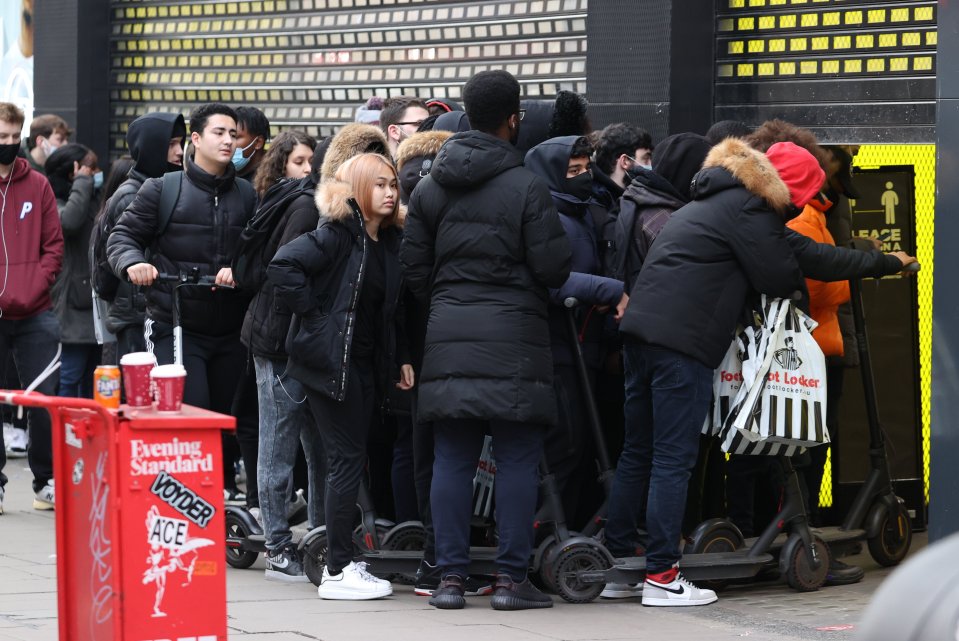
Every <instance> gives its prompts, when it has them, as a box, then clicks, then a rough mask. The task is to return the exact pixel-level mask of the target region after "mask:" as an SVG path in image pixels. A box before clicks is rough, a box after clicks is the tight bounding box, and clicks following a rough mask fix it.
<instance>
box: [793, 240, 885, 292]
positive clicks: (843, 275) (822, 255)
mask: <svg viewBox="0 0 959 641" xmlns="http://www.w3.org/2000/svg"><path fill="white" fill-rule="evenodd" d="M786 241H787V242H788V243H789V246H790V247H791V248H792V251H793V253H794V254H795V256H796V260H798V261H799V267H800V269H802V271H803V274H804V275H805V276H806V277H807V278H814V279H816V280H822V281H827V282H828V281H835V280H849V279H850V278H868V277H873V278H880V277H882V276H889V275H891V274H897V273H899V272H900V271H902V262H900V260H899V259H898V258H896V257H895V256H891V255H889V254H883V253H882V252H879V251H869V252H864V251H858V250H855V249H846V248H845V247H836V246H835V245H829V244H827V243H817V242H815V241H814V240H812V239H810V238H808V237H807V236H803V235H802V234H799V233H796V232H794V231H792V230H786Z"/></svg>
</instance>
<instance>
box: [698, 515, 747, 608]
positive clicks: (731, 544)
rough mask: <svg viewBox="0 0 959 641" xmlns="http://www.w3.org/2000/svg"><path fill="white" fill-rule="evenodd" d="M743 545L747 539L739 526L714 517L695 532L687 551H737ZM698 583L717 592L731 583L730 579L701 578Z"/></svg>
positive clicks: (710, 552) (711, 552)
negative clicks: (704, 579) (708, 579)
mask: <svg viewBox="0 0 959 641" xmlns="http://www.w3.org/2000/svg"><path fill="white" fill-rule="evenodd" d="M743 545H745V541H744V539H743V535H742V532H740V531H739V528H737V527H736V526H735V525H733V524H732V523H730V522H729V521H726V520H724V519H712V520H710V521H707V522H706V523H703V524H702V525H701V526H700V527H698V528H697V529H696V531H695V532H694V533H693V542H692V546H691V547H688V548H687V550H686V551H687V552H689V553H691V554H713V553H719V552H735V551H736V550H738V549H740V548H741V547H743ZM696 583H697V585H700V586H702V587H704V588H707V589H709V590H713V591H715V592H718V591H720V590H722V589H724V588H725V587H726V586H727V585H729V581H726V580H723V579H714V580H711V581H702V580H701V581H697V582H696Z"/></svg>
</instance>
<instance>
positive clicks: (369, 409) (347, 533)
mask: <svg viewBox="0 0 959 641" xmlns="http://www.w3.org/2000/svg"><path fill="white" fill-rule="evenodd" d="M306 393H307V398H308V399H309V401H310V410H311V411H312V412H313V418H314V419H315V420H316V426H317V428H318V430H319V432H320V438H321V439H322V440H323V450H324V451H325V452H326V461H327V463H326V469H327V475H326V497H325V499H326V502H325V506H324V507H325V512H326V536H327V543H328V545H329V552H328V553H327V557H326V567H327V570H328V571H329V573H330V574H339V573H340V571H341V570H342V569H343V568H344V567H346V566H347V565H349V564H350V562H351V561H352V560H353V522H354V521H355V519H356V514H357V508H356V496H357V493H358V492H359V488H360V482H361V480H362V478H363V472H364V469H365V466H366V444H367V441H368V440H369V435H370V425H371V423H372V419H373V407H374V406H375V404H376V403H375V398H376V390H375V379H374V374H373V364H372V363H371V362H363V361H355V360H354V361H351V362H350V372H349V379H348V381H347V387H346V396H345V397H344V400H343V401H336V400H334V399H332V398H330V397H329V396H327V395H326V394H322V393H320V392H317V391H314V390H311V389H310V388H309V387H306Z"/></svg>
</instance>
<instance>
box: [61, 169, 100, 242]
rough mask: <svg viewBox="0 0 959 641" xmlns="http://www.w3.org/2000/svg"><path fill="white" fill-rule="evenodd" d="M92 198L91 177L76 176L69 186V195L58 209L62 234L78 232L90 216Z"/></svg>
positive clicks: (75, 233)
mask: <svg viewBox="0 0 959 641" xmlns="http://www.w3.org/2000/svg"><path fill="white" fill-rule="evenodd" d="M92 200H93V178H91V177H90V176H77V177H76V178H75V179H74V180H73V185H71V187H70V197H69V198H68V199H67V202H65V203H64V204H63V206H62V207H60V208H59V210H60V225H61V226H62V227H63V235H64V236H67V237H69V236H75V235H77V234H79V233H80V232H81V231H82V230H83V227H84V226H85V225H86V224H87V222H88V221H89V217H90V211H91V210H92V209H93V208H92V207H91V206H90V203H91V201H92Z"/></svg>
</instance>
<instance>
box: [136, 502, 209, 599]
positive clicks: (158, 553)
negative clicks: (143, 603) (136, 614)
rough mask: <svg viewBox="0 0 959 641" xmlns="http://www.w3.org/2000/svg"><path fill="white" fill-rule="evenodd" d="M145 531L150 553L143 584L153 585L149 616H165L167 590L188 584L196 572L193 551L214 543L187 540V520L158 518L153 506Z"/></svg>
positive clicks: (195, 551) (156, 510)
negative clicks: (164, 599)
mask: <svg viewBox="0 0 959 641" xmlns="http://www.w3.org/2000/svg"><path fill="white" fill-rule="evenodd" d="M146 528H147V542H148V543H149V544H150V553H149V556H148V557H147V559H146V565H147V569H146V570H145V571H144V572H143V584H144V585H150V584H153V586H154V588H155V590H156V596H155V598H154V600H153V613H152V614H151V615H150V616H151V617H154V618H159V617H165V616H166V615H167V614H166V612H165V611H164V610H163V597H164V596H165V595H166V591H167V588H173V589H176V588H183V587H186V586H188V585H190V584H191V583H192V582H193V576H194V574H195V572H196V570H197V560H198V554H197V550H199V549H201V548H205V547H208V546H210V545H213V544H214V542H213V541H212V540H210V539H207V538H203V537H191V536H190V522H189V521H186V520H184V519H176V518H170V517H165V516H161V515H160V510H159V509H158V508H157V507H156V506H153V507H151V508H150V511H149V512H148V513H147V519H146Z"/></svg>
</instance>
